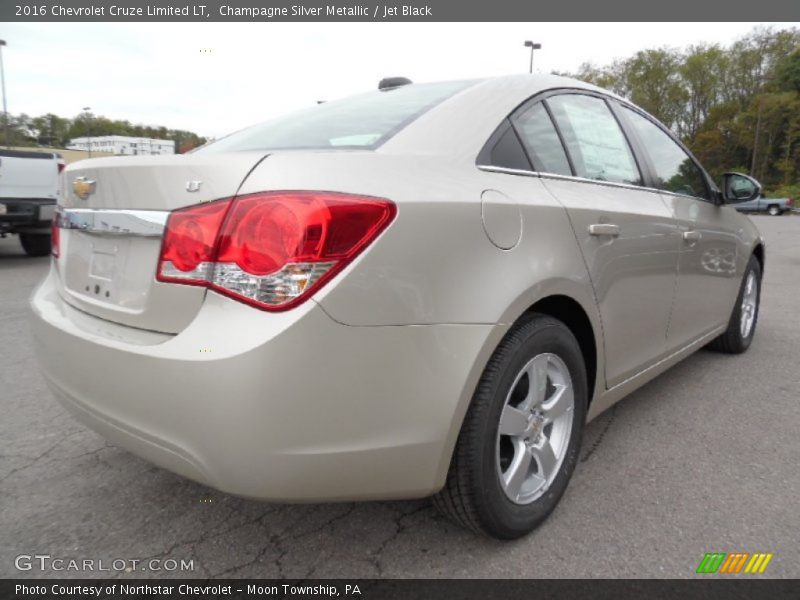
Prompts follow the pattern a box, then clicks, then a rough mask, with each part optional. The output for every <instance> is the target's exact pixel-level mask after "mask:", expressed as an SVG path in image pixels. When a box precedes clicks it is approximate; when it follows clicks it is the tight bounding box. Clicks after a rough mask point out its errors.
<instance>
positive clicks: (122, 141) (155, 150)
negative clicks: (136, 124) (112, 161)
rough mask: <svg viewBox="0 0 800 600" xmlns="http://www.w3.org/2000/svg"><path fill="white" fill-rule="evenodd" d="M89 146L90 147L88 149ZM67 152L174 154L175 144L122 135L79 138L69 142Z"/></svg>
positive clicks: (168, 141) (170, 141) (169, 141)
mask: <svg viewBox="0 0 800 600" xmlns="http://www.w3.org/2000/svg"><path fill="white" fill-rule="evenodd" d="M90 144H91V147H90ZM67 148H68V149H69V150H89V149H91V151H92V152H109V153H111V154H117V155H120V154H122V155H131V156H133V155H145V156H146V155H150V154H175V142H173V141H172V140H157V139H155V138H141V137H128V136H124V135H101V136H97V137H94V136H92V137H80V138H75V139H72V140H70V141H69V145H68V146H67Z"/></svg>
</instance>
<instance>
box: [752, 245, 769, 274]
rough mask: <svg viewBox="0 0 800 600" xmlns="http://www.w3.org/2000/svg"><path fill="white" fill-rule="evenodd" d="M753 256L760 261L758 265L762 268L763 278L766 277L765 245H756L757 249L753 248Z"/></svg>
mask: <svg viewBox="0 0 800 600" xmlns="http://www.w3.org/2000/svg"><path fill="white" fill-rule="evenodd" d="M752 255H753V256H755V257H756V260H758V264H759V266H760V267H761V276H762V277H763V276H764V259H765V258H766V257H765V256H764V244H763V243H761V242H758V243H757V244H756V245H755V247H754V248H753V252H752Z"/></svg>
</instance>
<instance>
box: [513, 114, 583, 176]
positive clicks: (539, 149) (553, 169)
mask: <svg viewBox="0 0 800 600" xmlns="http://www.w3.org/2000/svg"><path fill="white" fill-rule="evenodd" d="M514 126H515V127H516V128H517V131H518V132H519V135H520V138H522V141H523V143H524V144H525V147H526V149H527V150H528V154H530V156H531V160H532V161H533V163H534V167H535V168H536V170H538V171H542V172H543V173H555V174H557V175H572V170H571V169H570V167H569V161H568V160H567V155H566V153H565V152H564V146H562V145H561V140H560V139H559V138H558V133H557V132H556V128H555V126H554V125H553V121H551V120H550V115H549V114H547V110H546V109H545V107H544V105H543V104H542V103H541V102H536V103H535V104H533V105H531V106H530V108H527V109H525V110H524V111H523V112H522V113H521V114H519V115H517V116H515V117H514Z"/></svg>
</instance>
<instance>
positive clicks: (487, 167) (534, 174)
mask: <svg viewBox="0 0 800 600" xmlns="http://www.w3.org/2000/svg"><path fill="white" fill-rule="evenodd" d="M477 167H478V168H479V169H480V170H481V171H489V172H490V173H506V174H508V175H527V176H529V177H540V176H541V174H540V173H538V172H537V171H525V170H524V169H509V168H507V167H493V166H492V165H477Z"/></svg>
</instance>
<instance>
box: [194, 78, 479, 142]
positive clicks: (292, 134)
mask: <svg viewBox="0 0 800 600" xmlns="http://www.w3.org/2000/svg"><path fill="white" fill-rule="evenodd" d="M472 83H474V82H472V81H448V82H444V83H421V84H415V85H406V86H402V87H399V88H395V89H391V90H384V91H374V92H367V93H365V94H360V95H358V96H352V97H350V98H344V99H342V100H333V101H331V102H325V103H323V104H317V105H315V106H312V107H311V108H307V109H305V110H301V111H299V112H295V113H292V114H290V115H287V116H284V117H278V118H277V119H273V120H271V121H267V122H266V123H262V124H260V125H254V126H253V127H248V128H247V129H242V130H241V131H237V132H236V133H232V134H231V135H229V136H227V137H224V138H222V139H220V140H217V141H216V142H212V143H210V144H208V145H207V146H203V147H202V148H201V149H198V150H196V152H235V151H239V150H276V149H292V148H309V149H330V148H351V149H359V148H360V149H372V148H375V147H377V146H378V145H380V144H381V143H383V142H384V141H386V140H387V139H388V138H389V137H391V136H392V135H394V134H395V133H397V132H398V131H399V130H400V129H402V128H403V127H405V126H406V125H408V124H409V123H411V121H413V120H414V119H416V118H417V117H419V116H420V115H421V114H422V113H424V112H425V111H427V110H429V109H431V108H433V107H434V106H436V105H437V104H440V103H441V102H443V101H444V100H446V99H447V98H449V97H451V96H453V95H454V94H456V93H457V92H459V91H461V90H463V89H465V88H467V87H468V86H470V85H472Z"/></svg>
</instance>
